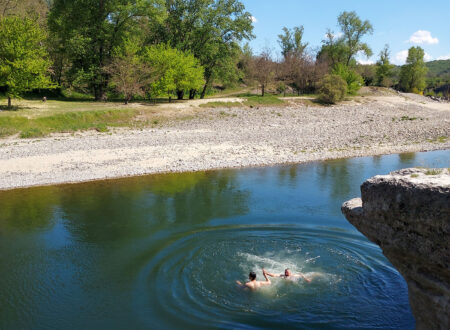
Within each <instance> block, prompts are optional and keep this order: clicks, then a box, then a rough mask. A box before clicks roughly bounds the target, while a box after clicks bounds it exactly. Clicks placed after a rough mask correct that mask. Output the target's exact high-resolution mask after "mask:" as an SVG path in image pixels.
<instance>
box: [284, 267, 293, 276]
mask: <svg viewBox="0 0 450 330" xmlns="http://www.w3.org/2000/svg"><path fill="white" fill-rule="evenodd" d="M291 275H292V273H291V270H290V269H289V268H286V269H285V270H284V276H291Z"/></svg>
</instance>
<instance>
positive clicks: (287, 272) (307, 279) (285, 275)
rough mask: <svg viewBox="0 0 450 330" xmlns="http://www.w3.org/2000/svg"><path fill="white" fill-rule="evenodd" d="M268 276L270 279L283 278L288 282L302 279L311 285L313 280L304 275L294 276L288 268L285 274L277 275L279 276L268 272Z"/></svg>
mask: <svg viewBox="0 0 450 330" xmlns="http://www.w3.org/2000/svg"><path fill="white" fill-rule="evenodd" d="M266 275H269V276H270V277H281V278H284V279H287V280H290V279H294V278H298V277H301V278H303V279H304V280H305V281H306V282H308V283H311V280H310V279H309V278H307V277H306V276H305V275H303V274H302V273H298V274H293V273H292V272H291V270H290V269H289V268H286V269H285V270H284V274H279V275H277V274H272V273H268V272H266Z"/></svg>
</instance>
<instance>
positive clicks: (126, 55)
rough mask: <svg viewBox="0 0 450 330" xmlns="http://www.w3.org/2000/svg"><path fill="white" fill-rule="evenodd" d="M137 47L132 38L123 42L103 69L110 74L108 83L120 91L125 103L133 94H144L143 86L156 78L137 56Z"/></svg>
mask: <svg viewBox="0 0 450 330" xmlns="http://www.w3.org/2000/svg"><path fill="white" fill-rule="evenodd" d="M138 51H139V48H138V47H137V46H136V43H134V40H133V39H130V40H128V41H127V42H125V45H124V48H123V49H118V50H116V55H115V56H114V58H113V60H112V62H111V64H109V65H108V66H107V67H106V68H105V71H106V72H107V73H108V74H109V75H110V77H111V78H110V84H111V85H112V86H113V87H114V89H115V90H116V91H118V92H119V93H122V94H123V95H124V98H125V104H127V103H128V102H129V101H130V100H131V99H132V98H133V97H134V96H136V95H139V96H144V95H145V88H146V87H147V86H149V85H150V84H151V83H152V82H153V80H156V77H155V75H154V72H153V71H152V70H151V68H150V66H148V65H146V64H145V63H143V60H142V58H141V57H140V56H138V54H137V52H138Z"/></svg>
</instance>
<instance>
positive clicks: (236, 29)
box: [151, 0, 253, 97]
mask: <svg viewBox="0 0 450 330" xmlns="http://www.w3.org/2000/svg"><path fill="white" fill-rule="evenodd" d="M165 5H166V11H167V18H166V20H165V21H164V22H162V23H161V24H158V25H157V26H156V27H155V28H154V29H152V30H153V31H154V34H153V37H152V38H151V42H153V43H158V42H165V43H168V44H169V45H170V46H171V47H173V48H178V49H180V50H182V51H190V52H192V53H193V54H194V56H195V57H196V58H198V59H199V60H200V63H201V64H202V66H203V67H204V68H205V84H204V86H203V89H202V92H201V97H204V96H205V93H206V90H207V88H208V87H209V86H210V85H211V83H212V82H213V80H214V79H216V78H220V77H221V75H222V74H223V72H227V71H229V70H236V65H237V61H238V56H237V55H238V54H239V42H240V41H242V40H244V39H250V38H252V37H253V35H252V30H253V25H252V18H251V14H250V13H249V12H247V11H246V10H245V6H244V5H243V4H242V2H241V1H239V0H166V1H165ZM231 58H234V59H235V60H234V63H232V64H233V66H230V59H231ZM224 68H227V69H226V70H224Z"/></svg>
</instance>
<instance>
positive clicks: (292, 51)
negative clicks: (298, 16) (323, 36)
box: [278, 25, 308, 58]
mask: <svg viewBox="0 0 450 330" xmlns="http://www.w3.org/2000/svg"><path fill="white" fill-rule="evenodd" d="M303 31H304V28H303V26H302V25H300V26H299V27H294V28H293V29H292V30H289V29H288V28H287V27H284V28H283V34H279V35H278V43H279V44H280V46H281V54H282V55H283V57H284V58H286V57H288V56H294V57H302V55H303V52H304V51H305V49H306V47H307V46H308V43H302V38H303Z"/></svg>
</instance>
